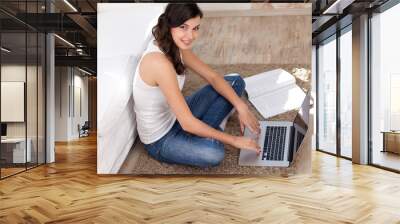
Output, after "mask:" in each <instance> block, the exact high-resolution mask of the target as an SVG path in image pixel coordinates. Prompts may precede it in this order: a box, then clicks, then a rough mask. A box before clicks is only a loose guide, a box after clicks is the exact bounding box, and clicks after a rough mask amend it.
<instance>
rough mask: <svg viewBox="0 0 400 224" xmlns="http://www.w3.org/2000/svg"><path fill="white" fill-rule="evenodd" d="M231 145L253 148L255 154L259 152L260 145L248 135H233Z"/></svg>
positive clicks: (240, 147)
mask: <svg viewBox="0 0 400 224" xmlns="http://www.w3.org/2000/svg"><path fill="white" fill-rule="evenodd" d="M232 146H234V147H236V148H239V149H248V150H253V151H255V152H256V153H257V155H258V154H260V152H261V147H260V146H259V145H258V144H257V142H256V141H255V140H254V139H251V138H248V137H243V136H234V138H233V142H232Z"/></svg>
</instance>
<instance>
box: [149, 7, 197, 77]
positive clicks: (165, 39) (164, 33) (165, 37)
mask: <svg viewBox="0 0 400 224" xmlns="http://www.w3.org/2000/svg"><path fill="white" fill-rule="evenodd" d="M197 16H200V18H203V12H202V11H201V10H200V8H199V7H198V6H197V4H195V3H185V4H179V3H169V4H168V5H167V7H166V8H165V11H164V13H163V14H161V15H160V17H159V18H158V23H157V25H155V26H154V27H153V29H152V33H153V36H154V38H155V40H156V41H157V44H158V46H159V47H160V49H161V50H162V51H163V52H164V53H165V54H166V55H167V57H168V59H169V60H170V61H171V62H172V64H173V65H174V68H175V70H176V72H177V73H178V74H179V75H181V74H183V72H184V71H185V66H184V65H183V63H182V60H181V57H180V53H179V48H178V47H177V46H176V44H175V42H174V40H173V39H172V35H171V28H173V27H178V26H180V25H182V24H183V23H184V22H185V21H186V20H188V19H191V18H194V17H197Z"/></svg>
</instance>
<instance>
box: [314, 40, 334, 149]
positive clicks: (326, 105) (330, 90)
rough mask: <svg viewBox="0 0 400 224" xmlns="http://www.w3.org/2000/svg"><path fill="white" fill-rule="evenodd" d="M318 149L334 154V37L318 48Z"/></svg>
mask: <svg viewBox="0 0 400 224" xmlns="http://www.w3.org/2000/svg"><path fill="white" fill-rule="evenodd" d="M317 63H318V83H317V85H318V103H317V107H318V108H317V110H318V111H317V113H318V124H317V125H318V139H317V141H318V145H317V147H318V149H319V150H322V151H326V152H330V153H335V154H336V36H333V37H331V38H329V39H328V40H327V41H326V42H325V43H323V44H321V45H319V47H318V62H317Z"/></svg>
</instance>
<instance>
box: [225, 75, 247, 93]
mask: <svg viewBox="0 0 400 224" xmlns="http://www.w3.org/2000/svg"><path fill="white" fill-rule="evenodd" d="M225 79H226V80H228V81H230V83H231V85H232V88H233V89H234V90H235V92H236V94H238V95H239V96H241V95H243V92H244V90H245V88H246V82H245V81H244V80H243V78H242V76H241V75H240V74H238V73H230V74H227V75H225Z"/></svg>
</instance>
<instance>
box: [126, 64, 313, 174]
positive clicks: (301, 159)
mask: <svg viewBox="0 0 400 224" xmlns="http://www.w3.org/2000/svg"><path fill="white" fill-rule="evenodd" d="M212 67H213V68H214V69H215V70H216V71H217V72H219V73H220V74H227V73H233V72H235V73H239V74H241V75H242V77H247V76H251V75H253V74H257V73H260V72H264V71H268V70H272V69H276V68H283V69H285V70H286V71H288V72H290V73H292V74H293V75H294V76H295V77H296V82H297V84H298V85H299V86H300V87H301V88H302V89H303V90H304V91H308V90H310V83H311V81H310V77H311V71H310V68H309V66H308V65H260V64H257V65H254V64H235V65H212ZM205 84H206V83H205V82H204V81H203V80H202V79H201V78H200V77H199V76H198V75H196V74H194V73H192V72H190V71H189V72H188V73H187V77H186V82H185V87H184V88H183V90H182V92H183V94H184V95H185V96H187V95H190V94H191V93H192V92H194V91H196V90H198V89H199V88H201V87H202V86H204V85H205ZM243 98H244V99H245V97H243ZM246 102H247V103H248V104H249V106H250V107H251V108H252V110H253V112H254V113H255V114H256V116H257V117H258V119H260V120H263V118H262V116H261V115H260V114H259V113H258V112H257V111H256V110H255V109H254V107H253V106H252V105H251V104H250V103H249V102H248V101H247V100H246ZM296 113H297V111H289V112H286V113H284V114H280V115H277V116H274V117H272V118H270V119H268V120H283V121H293V120H294V118H295V116H296ZM311 116H312V115H311ZM310 121H312V117H310ZM312 129H313V127H312V124H309V129H308V132H307V134H306V136H305V138H304V141H303V143H302V145H301V147H300V149H299V151H298V153H297V155H296V157H295V160H294V162H293V163H292V164H291V166H290V167H287V168H280V167H250V166H239V165H238V158H239V150H238V149H235V148H233V147H232V146H230V145H225V159H224V160H223V162H222V163H221V164H220V165H219V166H217V167H212V168H197V167H190V166H183V165H171V164H166V163H161V162H159V161H157V160H155V159H153V158H152V157H150V156H149V155H148V154H147V152H146V150H145V149H144V148H143V145H142V143H141V142H140V141H139V138H137V142H136V144H135V145H134V147H133V149H132V150H131V151H130V153H129V155H128V156H127V158H126V160H125V162H124V164H123V165H122V167H121V169H120V173H121V174H134V175H157V174H163V175H172V174H173V175H189V174H195V175H261V176H265V175H279V176H289V175H293V174H306V173H309V172H310V171H311V135H312V134H311V133H312ZM226 132H227V133H230V134H234V135H239V134H240V127H239V123H238V120H237V116H236V114H234V115H233V116H232V117H231V118H230V119H229V121H228V123H227V126H226Z"/></svg>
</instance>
